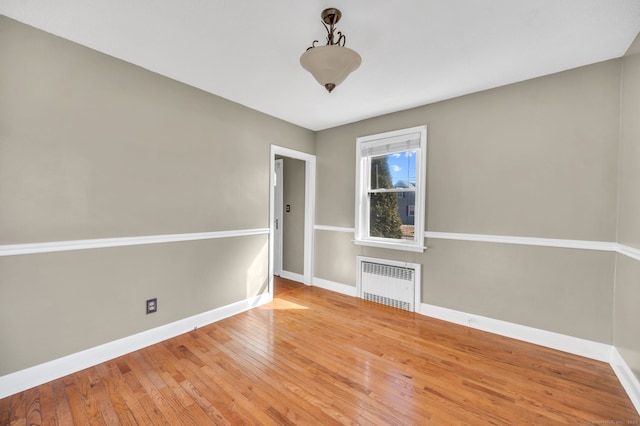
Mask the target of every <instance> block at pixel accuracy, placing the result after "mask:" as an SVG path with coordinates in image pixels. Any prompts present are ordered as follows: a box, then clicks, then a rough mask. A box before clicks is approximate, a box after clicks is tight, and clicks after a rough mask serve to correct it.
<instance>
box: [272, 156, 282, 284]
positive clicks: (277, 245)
mask: <svg viewBox="0 0 640 426" xmlns="http://www.w3.org/2000/svg"><path fill="white" fill-rule="evenodd" d="M282 167H283V160H282V159H280V160H276V161H275V167H274V170H275V176H274V177H273V182H274V194H273V204H274V206H273V213H274V216H275V217H274V221H273V230H274V232H273V274H274V275H278V276H279V275H280V274H281V273H282V187H283V185H282V184H283V177H282Z"/></svg>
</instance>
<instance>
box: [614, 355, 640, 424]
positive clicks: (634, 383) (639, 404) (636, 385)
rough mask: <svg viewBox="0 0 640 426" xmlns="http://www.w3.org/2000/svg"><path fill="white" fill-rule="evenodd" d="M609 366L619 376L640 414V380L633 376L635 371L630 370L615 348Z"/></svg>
mask: <svg viewBox="0 0 640 426" xmlns="http://www.w3.org/2000/svg"><path fill="white" fill-rule="evenodd" d="M609 364H611V368H613V371H614V372H615V373H616V376H618V380H620V383H621V384H622V387H623V388H624V390H625V391H626V392H627V395H629V399H631V402H632V403H633V405H634V407H636V411H637V412H638V414H640V381H638V378H637V377H636V376H635V374H633V371H631V368H629V365H628V364H627V363H626V362H625V360H624V359H623V358H622V356H621V355H620V352H618V349H616V348H615V347H614V348H612V350H611V360H610V361H609Z"/></svg>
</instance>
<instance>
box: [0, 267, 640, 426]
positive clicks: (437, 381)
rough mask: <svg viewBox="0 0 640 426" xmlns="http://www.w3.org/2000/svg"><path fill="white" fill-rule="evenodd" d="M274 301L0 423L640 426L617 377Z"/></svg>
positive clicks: (286, 293)
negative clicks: (560, 425)
mask: <svg viewBox="0 0 640 426" xmlns="http://www.w3.org/2000/svg"><path fill="white" fill-rule="evenodd" d="M274 294H275V297H274V300H273V302H271V303H269V304H267V305H263V306H261V307H259V308H256V309H253V310H250V311H247V312H245V313H242V314H240V315H236V316H233V317H230V318H227V319H225V320H222V321H219V322H217V323H214V324H211V325H209V326H206V327H202V328H199V329H197V330H194V331H193V332H190V333H186V334H183V335H180V336H177V337H175V338H173V339H169V340H167V341H164V342H162V343H159V344H157V345H153V346H150V347H148V348H145V349H142V350H140V351H137V352H134V353H131V354H128V355H125V356H123V357H120V358H117V359H114V360H111V361H108V362H106V363H104V364H100V365H98V366H95V367H93V368H90V369H87V370H83V371H81V372H78V373H75V374H72V375H70V376H67V377H65V378H63V379H59V380H56V381H53V382H51V383H48V384H45V385H42V386H39V387H37V388H34V389H31V390H28V391H26V392H21V393H19V394H16V395H12V396H10V397H8V398H4V399H1V400H0V425H2V426H4V425H5V424H11V425H13V424H27V422H28V424H34V425H37V424H60V425H67V424H82V425H85V424H109V425H111V424H123V425H163V424H165V425H177V424H198V425H204V424H221V425H237V424H252V425H270V424H273V425H286V424H291V425H294V424H295V425H298V424H310V425H311V424H312V425H316V424H323V425H331V424H336V425H383V424H388V425H399V424H495V425H513V424H545V425H546V424H576V423H582V424H587V423H591V424H640V416H639V415H638V413H637V412H636V411H635V408H634V407H633V405H632V404H631V401H630V400H629V398H628V397H627V395H626V394H625V392H624V390H623V389H622V387H621V385H620V383H619V381H618V379H617V378H616V376H615V374H614V373H613V371H612V369H611V367H610V366H609V365H608V364H606V363H602V362H597V361H593V360H590V359H586V358H583V357H579V356H576V355H571V354H567V353H563V352H560V351H555V350H552V349H549V348H543V347H540V346H536V345H532V344H529V343H525V342H520V341H516V340H513V339H508V338H506V337H502V336H497V335H493V334H490V333H486V332H482V331H479V330H474V329H470V328H467V327H462V326H459V325H455V324H451V323H447V322H444V321H440V320H435V319H432V318H428V317H424V316H421V315H418V314H415V313H411V312H405V311H400V310H397V309H393V308H389V307H386V306H382V305H377V304H375V303H372V302H368V301H364V300H362V299H357V298H353V297H347V296H344V295H341V294H337V293H332V292H329V291H326V290H322V289H319V288H315V287H308V286H304V285H301V284H299V283H295V282H292V281H289V280H283V279H280V278H276V287H275V293H274Z"/></svg>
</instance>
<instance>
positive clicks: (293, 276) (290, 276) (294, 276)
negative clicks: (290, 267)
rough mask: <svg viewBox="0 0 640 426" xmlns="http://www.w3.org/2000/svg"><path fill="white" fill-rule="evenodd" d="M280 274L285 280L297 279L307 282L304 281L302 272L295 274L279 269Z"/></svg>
mask: <svg viewBox="0 0 640 426" xmlns="http://www.w3.org/2000/svg"><path fill="white" fill-rule="evenodd" d="M280 276H281V277H282V278H285V279H287V280H291V281H297V282H299V283H303V284H307V283H305V282H304V275H302V274H297V273H295V272H289V271H280Z"/></svg>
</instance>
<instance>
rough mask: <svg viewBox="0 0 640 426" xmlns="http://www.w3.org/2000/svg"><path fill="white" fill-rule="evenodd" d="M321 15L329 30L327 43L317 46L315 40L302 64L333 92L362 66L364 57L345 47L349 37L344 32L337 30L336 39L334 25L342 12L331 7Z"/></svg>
mask: <svg viewBox="0 0 640 426" xmlns="http://www.w3.org/2000/svg"><path fill="white" fill-rule="evenodd" d="M321 16H322V24H323V25H324V28H325V29H326V30H327V44H326V46H316V43H317V42H318V40H314V41H313V43H312V44H311V47H309V48H308V49H307V51H306V52H304V53H303V54H302V56H300V64H301V65H302V67H303V68H304V69H306V70H307V71H309V72H310V73H311V74H312V75H313V76H314V77H315V79H316V80H317V81H318V83H320V84H321V85H323V86H324V87H325V88H326V89H327V91H329V93H331V91H332V90H333V89H335V87H336V86H337V85H338V84H340V83H342V82H343V81H344V79H345V78H347V76H349V74H351V73H352V72H353V71H355V70H356V69H357V68H358V67H359V66H360V63H361V62H362V58H361V57H360V55H358V53H357V52H356V51H355V50H351V49H349V48H347V47H344V45H345V42H346V41H347V38H346V36H345V35H344V34H342V32H340V31H338V32H337V39H336V34H335V28H334V26H335V24H337V23H338V21H340V18H341V17H342V12H340V11H339V10H338V9H336V8H334V7H331V8H329V9H325V10H323V11H322V15H321Z"/></svg>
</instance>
